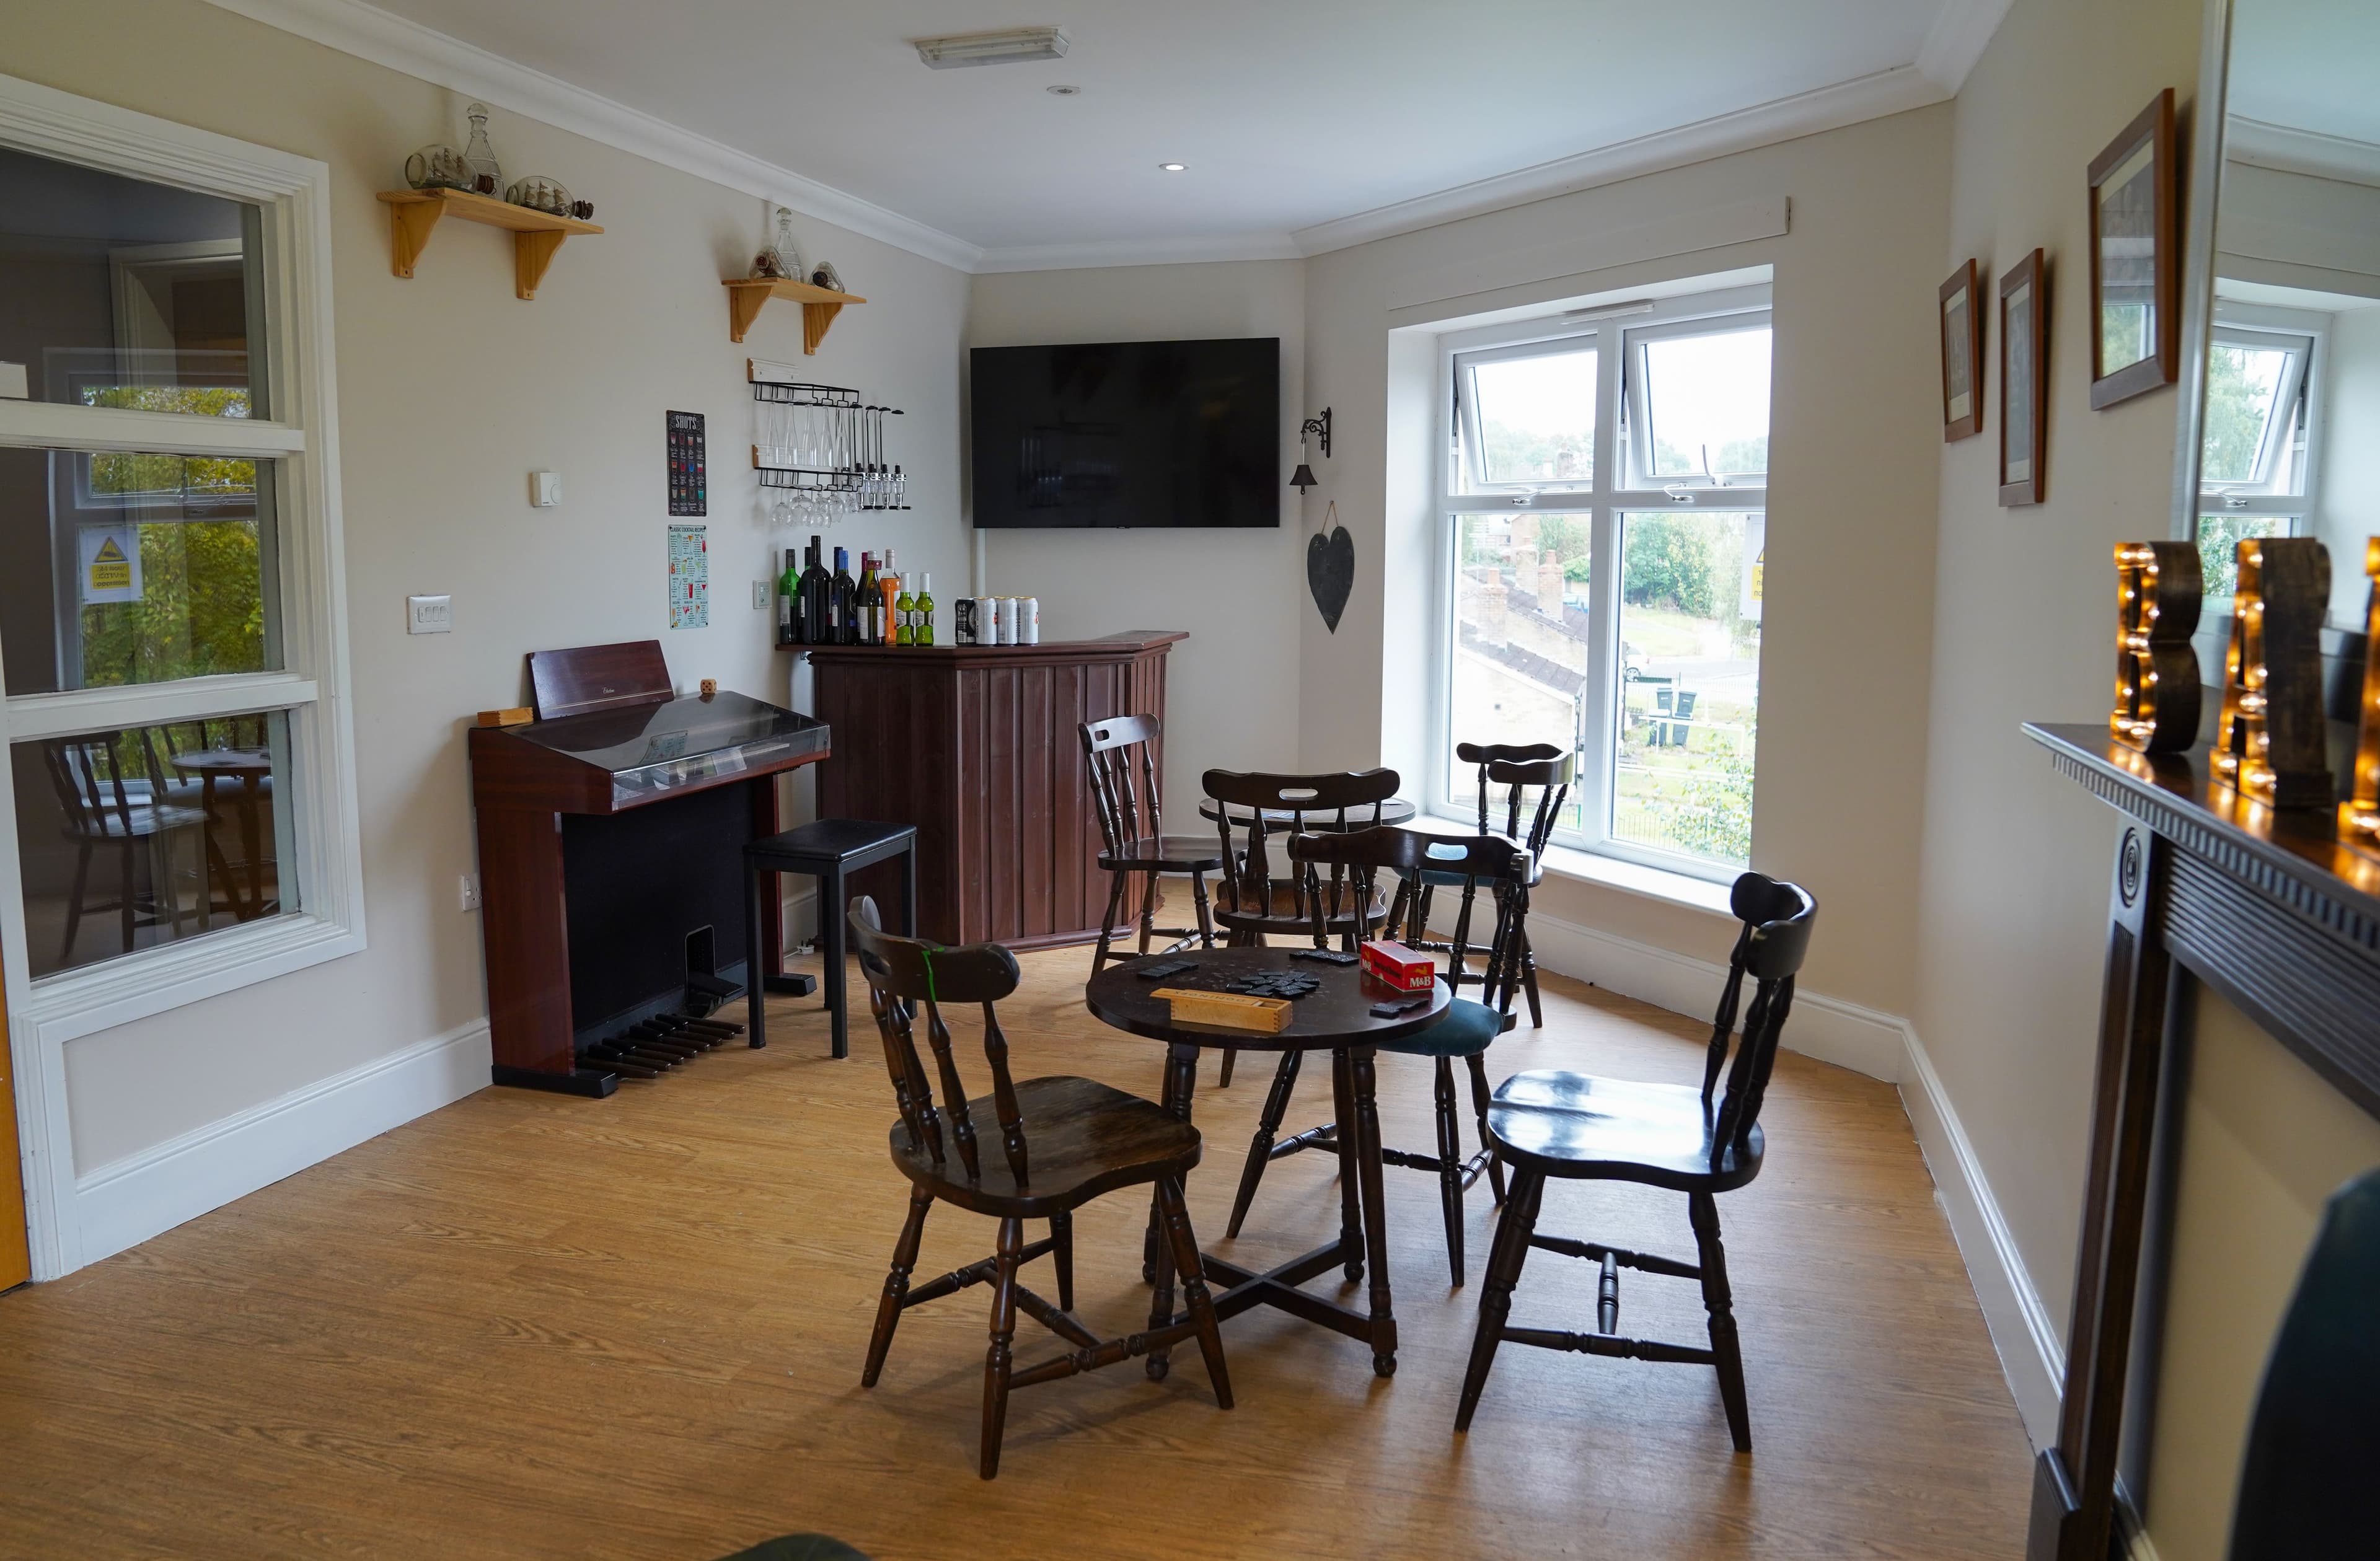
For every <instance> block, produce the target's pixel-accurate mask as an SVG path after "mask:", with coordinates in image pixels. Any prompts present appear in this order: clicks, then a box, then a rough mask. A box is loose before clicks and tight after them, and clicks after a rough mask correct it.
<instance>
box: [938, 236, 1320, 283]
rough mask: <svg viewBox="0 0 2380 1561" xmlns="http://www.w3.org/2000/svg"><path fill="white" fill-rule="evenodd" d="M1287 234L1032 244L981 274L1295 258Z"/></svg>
mask: <svg viewBox="0 0 2380 1561" xmlns="http://www.w3.org/2000/svg"><path fill="white" fill-rule="evenodd" d="M1300 258H1301V255H1300V251H1299V249H1298V248H1297V241H1296V240H1295V239H1293V238H1292V237H1291V236H1289V235H1288V234H1286V233H1240V234H1221V235H1219V236H1214V237H1211V238H1110V239H1101V240H1099V241H1098V242H1096V243H1090V244H1034V245H1026V246H1022V247H1019V248H1010V249H987V250H985V251H984V252H983V258H982V259H981V260H977V262H976V266H975V269H976V271H977V273H978V274H982V273H986V272H1009V271H1086V270H1089V269H1092V268H1094V267H1099V266H1178V265H1196V264H1198V263H1200V262H1202V261H1208V260H1298V259H1300Z"/></svg>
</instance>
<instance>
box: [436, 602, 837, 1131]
mask: <svg viewBox="0 0 2380 1561" xmlns="http://www.w3.org/2000/svg"><path fill="white" fill-rule="evenodd" d="M528 662H529V685H530V688H531V690H532V693H533V695H534V696H535V699H536V707H535V708H536V713H537V716H538V719H537V720H533V721H531V722H529V723H528V724H526V725H522V726H511V727H493V726H483V727H474V728H473V729H472V730H471V733H470V755H471V795H472V801H473V803H474V805H475V806H476V808H477V810H478V815H479V840H480V886H481V907H480V933H481V938H482V942H483V945H484V947H485V949H486V953H487V966H488V1024H489V1030H490V1033H491V1039H492V1044H493V1049H494V1054H495V1069H494V1077H495V1082H496V1083H500V1084H518V1085H525V1086H528V1087H530V1088H536V1089H547V1090H559V1091H562V1092H565V1093H567V1094H572V1095H609V1094H611V1093H612V1092H613V1089H614V1088H615V1087H616V1086H617V1084H618V1083H619V1075H618V1073H617V1072H616V1071H613V1070H612V1069H609V1068H605V1067H602V1066H600V1065H595V1064H583V1063H582V1062H581V1060H580V1055H579V1054H580V1053H581V1052H582V1051H583V1050H585V1049H586V1048H588V1047H590V1046H594V1045H597V1044H599V1043H600V1042H601V1039H602V1038H603V1037H604V1036H606V1035H612V1034H614V1033H616V1032H618V1031H620V1030H621V1029H622V1028H623V1027H625V1026H632V1025H636V1024H637V1023H641V1022H647V1021H650V1020H652V1019H653V1018H654V1016H657V1015H661V1014H664V1013H669V1012H672V1011H674V1010H679V1009H681V1008H682V1007H683V1006H684V1005H686V1003H687V1001H688V998H689V993H690V991H691V992H692V993H694V994H695V995H696V996H697V997H699V996H700V995H702V994H704V993H708V994H709V996H710V999H711V1001H712V1002H713V1003H714V1004H715V1002H716V1001H717V1000H718V999H720V998H723V997H724V996H726V995H728V994H730V993H740V992H741V991H742V990H743V983H745V982H747V981H749V980H754V979H758V980H762V981H765V982H768V983H769V985H770V986H771V987H772V988H776V989H785V990H807V989H808V985H809V984H808V982H807V979H806V978H799V977H787V976H785V975H784V974H783V969H782V961H781V960H779V959H777V958H775V957H773V956H772V957H771V961H770V963H771V966H773V967H777V968H772V969H770V970H766V971H758V972H755V971H747V969H745V961H744V949H745V922H746V917H747V911H746V908H745V907H746V904H747V895H746V889H745V886H744V882H743V871H744V865H743V848H744V845H745V842H746V841H751V840H755V839H758V838H759V837H762V836H765V835H771V834H774V833H775V832H776V830H777V828H778V824H777V790H776V778H777V777H778V776H779V775H782V774H784V773H785V772H786V771H788V770H793V769H797V768H801V767H802V766H804V765H809V764H816V763H818V762H819V761H820V760H821V759H823V758H825V757H826V756H827V753H828V741H827V740H828V735H829V732H828V728H827V725H826V723H825V722H823V721H820V720H814V719H813V718H811V717H809V716H805V715H801V714H797V713H796V712H795V711H792V710H786V709H780V708H778V707H776V706H774V705H770V704H766V703H763V702H762V701H760V700H758V699H754V698H750V697H747V696H745V695H741V694H729V693H724V692H722V693H717V694H710V695H704V696H694V697H686V698H679V697H677V696H675V694H674V690H673V688H672V685H671V683H670V677H669V669H668V666H667V665H666V663H665V662H664V661H663V659H662V647H661V642H660V641H658V640H642V641H637V642H634V643H631V644H625V645H605V646H587V647H579V648H577V649H572V650H557V651H539V652H536V653H534V654H532V655H531V656H530V657H529V659H528ZM762 914H763V915H764V916H766V917H767V918H768V920H769V922H770V924H771V925H769V926H765V927H764V928H763V937H762V946H763V947H764V948H767V949H770V950H777V949H780V948H782V946H783V943H782V938H780V936H779V935H778V929H777V928H776V926H774V925H773V924H774V922H775V919H776V917H775V908H774V906H773V905H771V906H769V907H767V908H766V909H764V911H763V913H762Z"/></svg>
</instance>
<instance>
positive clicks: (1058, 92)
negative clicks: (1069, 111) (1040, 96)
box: [1041, 87, 1082, 98]
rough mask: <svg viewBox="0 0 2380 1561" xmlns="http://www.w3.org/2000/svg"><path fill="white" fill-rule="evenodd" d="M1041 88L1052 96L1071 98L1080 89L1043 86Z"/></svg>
mask: <svg viewBox="0 0 2380 1561" xmlns="http://www.w3.org/2000/svg"><path fill="white" fill-rule="evenodd" d="M1041 90H1042V91H1045V92H1047V93H1049V94H1050V96H1051V97H1053V98H1071V97H1075V96H1076V95H1077V94H1079V93H1080V92H1081V91H1082V89H1081V88H1080V87H1044V88H1042V89H1041Z"/></svg>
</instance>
